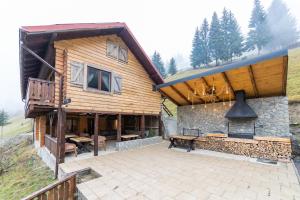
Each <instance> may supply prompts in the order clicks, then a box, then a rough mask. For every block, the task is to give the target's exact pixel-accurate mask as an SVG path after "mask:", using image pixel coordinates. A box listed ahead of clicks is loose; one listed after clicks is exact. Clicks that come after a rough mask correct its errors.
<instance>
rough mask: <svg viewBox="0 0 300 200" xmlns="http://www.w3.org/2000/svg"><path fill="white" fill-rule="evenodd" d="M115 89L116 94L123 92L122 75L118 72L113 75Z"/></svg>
mask: <svg viewBox="0 0 300 200" xmlns="http://www.w3.org/2000/svg"><path fill="white" fill-rule="evenodd" d="M113 89H114V90H113V91H114V93H115V94H121V93H122V77H121V76H119V75H116V74H115V75H114V76H113Z"/></svg>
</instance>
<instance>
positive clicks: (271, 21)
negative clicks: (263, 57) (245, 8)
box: [267, 0, 299, 49]
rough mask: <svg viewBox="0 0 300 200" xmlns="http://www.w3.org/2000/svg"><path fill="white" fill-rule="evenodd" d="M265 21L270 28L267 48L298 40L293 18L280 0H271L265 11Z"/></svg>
mask: <svg viewBox="0 0 300 200" xmlns="http://www.w3.org/2000/svg"><path fill="white" fill-rule="evenodd" d="M267 23H268V28H269V30H270V42H269V43H268V45H267V47H268V48H269V49H279V48H284V47H287V46H288V45H291V44H293V43H295V42H297V41H298V39H299V32H298V30H297V24H296V20H295V18H294V17H293V16H292V15H291V14H290V11H289V9H288V8H287V6H286V4H285V3H284V2H282V0H273V1H272V3H271V6H270V7H269V9H268V13H267Z"/></svg>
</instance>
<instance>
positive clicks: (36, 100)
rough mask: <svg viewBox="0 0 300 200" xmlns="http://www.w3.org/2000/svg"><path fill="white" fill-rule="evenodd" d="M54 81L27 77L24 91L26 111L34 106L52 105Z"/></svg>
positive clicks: (32, 109) (45, 106) (31, 109)
mask: <svg viewBox="0 0 300 200" xmlns="http://www.w3.org/2000/svg"><path fill="white" fill-rule="evenodd" d="M54 100H55V83H54V82H52V81H46V80H41V79H35V78H29V80H28V85H27V93H26V105H25V106H26V108H25V109H26V111H28V110H30V111H34V107H35V106H37V107H40V108H43V107H44V108H47V107H54Z"/></svg>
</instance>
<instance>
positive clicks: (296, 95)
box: [287, 48, 300, 101]
mask: <svg viewBox="0 0 300 200" xmlns="http://www.w3.org/2000/svg"><path fill="white" fill-rule="evenodd" d="M287 94H288V97H289V100H290V101H300V48H297V49H293V50H290V51H289V68H288V79H287Z"/></svg>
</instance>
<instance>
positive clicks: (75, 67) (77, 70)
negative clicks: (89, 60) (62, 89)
mask: <svg viewBox="0 0 300 200" xmlns="http://www.w3.org/2000/svg"><path fill="white" fill-rule="evenodd" d="M83 68H84V64H83V63H78V62H72V63H71V83H73V84H77V85H83Z"/></svg>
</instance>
